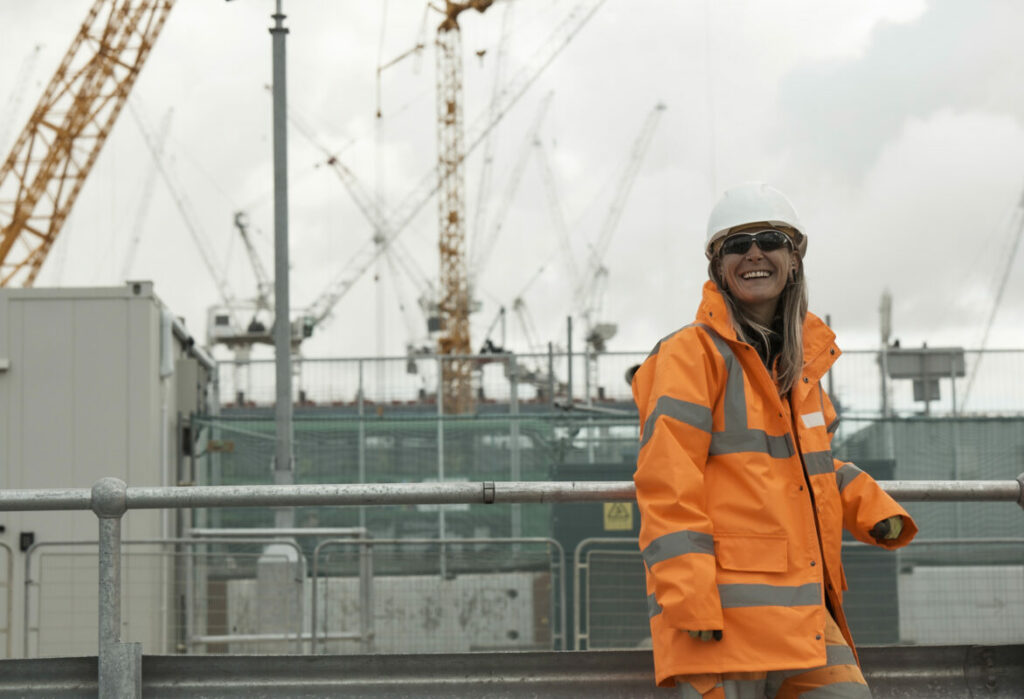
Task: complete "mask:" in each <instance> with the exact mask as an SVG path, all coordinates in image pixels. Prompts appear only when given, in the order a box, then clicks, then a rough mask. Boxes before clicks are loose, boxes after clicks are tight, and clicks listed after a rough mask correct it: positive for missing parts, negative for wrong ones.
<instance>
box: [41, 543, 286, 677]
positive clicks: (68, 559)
mask: <svg viewBox="0 0 1024 699" xmlns="http://www.w3.org/2000/svg"><path fill="white" fill-rule="evenodd" d="M274 546H278V547H280V544H275V545H274ZM297 558H298V554H297V553H292V554H289V553H288V551H286V550H284V551H282V550H280V549H278V550H277V551H275V550H273V549H270V550H268V549H267V548H266V544H258V543H256V544H253V543H238V544H231V545H230V546H228V545H223V544H221V545H214V544H209V543H204V542H187V543H166V544H152V543H132V542H124V548H123V549H122V569H121V585H122V595H121V598H122V604H121V639H122V640H123V641H125V642H138V643H141V644H142V646H143V648H144V649H146V652H147V653H176V652H189V653H207V652H209V653H239V652H243V653H249V652H254V651H258V652H267V653H269V652H277V653H281V652H296V651H298V650H299V649H300V648H301V646H300V645H299V644H298V640H299V633H300V632H301V625H302V610H303V594H304V593H303V583H302V579H303V575H302V572H301V571H302V568H301V565H299V566H297V565H296V560H297ZM97 562H98V558H97V554H96V544H95V543H82V544H54V545H44V546H43V547H41V548H39V549H38V553H37V555H36V561H35V564H34V568H35V571H36V572H35V573H34V576H33V579H32V583H31V585H29V586H28V595H29V596H28V609H27V612H28V613H27V620H28V627H27V638H26V653H27V656H28V657H58V656H81V655H95V653H96V642H97V640H96V639H97V635H98V628H97V609H98V606H99V600H98V596H97V584H96V581H97V580H98V568H97ZM176 580H177V581H180V582H178V583H176ZM238 581H251V582H252V583H253V585H252V591H251V592H250V594H249V595H248V596H246V597H244V598H243V597H241V596H239V595H234V596H232V595H231V594H230V590H231V586H232V585H237V584H238ZM175 590H177V592H175ZM255 635H262V636H273V637H275V638H262V639H257V638H246V636H249V637H251V636H255ZM230 637H233V640H232V639H231V638H230Z"/></svg>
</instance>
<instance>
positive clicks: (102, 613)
mask: <svg viewBox="0 0 1024 699" xmlns="http://www.w3.org/2000/svg"><path fill="white" fill-rule="evenodd" d="M127 495H128V488H127V486H126V485H125V483H124V481H122V480H119V479H117V478H101V479H100V480H98V481H96V483H95V484H93V486H92V511H93V512H95V513H96V516H97V517H98V518H99V648H98V652H97V657H98V665H99V677H98V680H99V697H100V699H121V698H128V697H133V698H138V697H141V696H142V646H141V645H140V644H138V643H121V517H122V516H124V513H125V512H126V511H127V509H128V497H127Z"/></svg>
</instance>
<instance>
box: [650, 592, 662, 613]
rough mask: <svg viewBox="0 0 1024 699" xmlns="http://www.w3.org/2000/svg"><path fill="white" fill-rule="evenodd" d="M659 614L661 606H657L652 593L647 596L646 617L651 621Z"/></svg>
mask: <svg viewBox="0 0 1024 699" xmlns="http://www.w3.org/2000/svg"><path fill="white" fill-rule="evenodd" d="M659 614H661V605H660V604H658V600H657V598H655V596H654V593H653V592H652V593H651V594H649V595H647V616H648V617H650V618H651V619H653V618H654V617H656V616H658V615H659Z"/></svg>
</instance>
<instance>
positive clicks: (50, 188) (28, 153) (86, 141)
mask: <svg viewBox="0 0 1024 699" xmlns="http://www.w3.org/2000/svg"><path fill="white" fill-rule="evenodd" d="M173 6H174V0H96V1H95V2H94V3H93V5H92V7H91V8H90V9H89V12H88V14H87V15H86V19H85V21H84V22H82V25H81V27H80V29H79V31H78V34H77V35H76V36H75V38H74V40H73V41H72V42H71V47H70V48H69V49H68V51H67V53H66V54H65V55H64V59H63V60H62V61H61V63H60V66H59V67H58V68H57V71H56V73H55V74H54V76H53V78H52V79H51V80H50V82H49V84H48V85H47V87H46V89H45V91H44V92H43V96H42V97H41V98H40V100H39V103H38V105H37V106H36V108H35V110H34V111H33V113H32V116H31V117H30V118H29V121H28V124H27V125H26V126H25V128H24V130H23V131H22V132H21V135H20V136H18V139H17V141H16V142H15V144H14V148H13V149H12V150H11V153H10V155H8V156H7V159H6V160H5V161H4V163H3V165H2V166H0V286H11V285H14V284H18V283H20V284H21V285H23V286H32V284H33V283H34V282H35V279H36V277H37V276H38V274H39V270H40V268H41V267H42V265H43V262H44V261H45V260H46V256H47V254H48V253H49V251H50V249H51V248H52V247H53V244H54V241H55V240H56V238H57V236H58V234H59V233H60V231H61V228H62V227H63V224H64V221H65V220H66V219H67V217H68V214H69V213H70V211H71V208H72V206H73V205H74V203H75V201H76V199H77V198H78V194H79V192H80V191H81V189H82V185H83V184H84V183H85V179H86V177H87V176H88V174H89V172H90V170H91V169H92V166H93V164H94V163H95V162H96V158H97V157H98V156H99V153H100V150H101V149H102V147H103V144H104V143H105V142H106V140H107V137H108V136H109V135H110V131H111V129H112V128H113V126H114V123H115V122H116V121H117V117H118V115H119V114H120V113H121V109H122V107H123V106H124V103H125V100H126V99H127V97H128V94H129V92H130V91H131V88H132V86H133V85H134V84H135V80H136V79H137V78H138V75H139V71H140V70H141V69H142V66H143V64H144V63H145V61H146V58H147V57H148V56H149V53H150V51H151V50H152V48H153V43H154V42H155V41H156V38H157V37H158V36H159V34H160V31H161V29H163V26H164V22H165V21H166V19H167V15H168V13H169V12H170V11H171V8H172V7H173Z"/></svg>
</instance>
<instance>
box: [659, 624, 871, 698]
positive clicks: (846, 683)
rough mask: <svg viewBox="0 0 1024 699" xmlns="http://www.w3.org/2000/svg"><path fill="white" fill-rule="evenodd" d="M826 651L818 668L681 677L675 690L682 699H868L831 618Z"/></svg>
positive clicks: (843, 639)
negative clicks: (823, 662) (823, 663)
mask: <svg viewBox="0 0 1024 699" xmlns="http://www.w3.org/2000/svg"><path fill="white" fill-rule="evenodd" d="M711 642H712V643H713V641H711ZM825 647H826V648H825V650H826V653H827V658H828V660H827V664H825V665H822V666H820V667H813V668H808V669H805V670H775V671H773V672H730V673H726V674H721V675H716V674H708V675H680V676H678V677H676V686H678V687H679V689H680V697H681V698H682V699H797V698H798V697H803V698H804V699H871V690H870V689H868V685H867V682H865V681H864V675H863V674H862V673H861V671H860V668H859V667H857V661H856V660H855V659H854V657H853V651H852V650H850V647H849V646H848V645H846V639H845V638H843V634H842V633H841V632H840V631H839V625H838V624H836V622H835V620H833V619H832V615H831V614H830V615H828V617H827V619H826V621H825Z"/></svg>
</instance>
